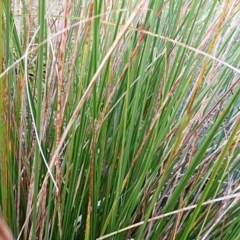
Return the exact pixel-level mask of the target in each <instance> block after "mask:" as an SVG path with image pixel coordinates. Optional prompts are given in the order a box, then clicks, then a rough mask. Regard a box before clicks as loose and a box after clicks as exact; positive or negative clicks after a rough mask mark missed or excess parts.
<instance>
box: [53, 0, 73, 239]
mask: <svg viewBox="0 0 240 240" xmlns="http://www.w3.org/2000/svg"><path fill="white" fill-rule="evenodd" d="M70 9H71V0H66V1H65V6H64V19H63V27H62V28H63V29H65V28H67V23H68V16H69V13H70ZM66 40H67V31H64V32H63V33H62V34H61V38H60V43H59V48H58V57H57V59H58V61H57V63H58V92H57V116H56V145H58V143H59V141H60V138H61V127H62V91H63V77H64V69H63V65H64V55H65V54H64V52H65V47H66ZM55 167H56V180H57V186H58V189H60V181H61V179H60V178H61V176H60V175H61V173H60V155H59V153H58V154H57V156H56V160H55ZM56 197H57V199H56V200H57V212H58V227H59V232H60V236H62V217H61V210H60V204H61V196H60V194H59V192H58V194H57V196H56Z"/></svg>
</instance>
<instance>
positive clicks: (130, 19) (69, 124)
mask: <svg viewBox="0 0 240 240" xmlns="http://www.w3.org/2000/svg"><path fill="white" fill-rule="evenodd" d="M145 3H146V2H145V0H142V1H140V2H139V3H138V4H137V6H136V8H135V9H134V11H133V13H132V14H131V16H130V17H129V19H128V20H127V21H126V24H125V25H124V26H123V28H122V29H121V31H120V33H119V34H118V35H117V37H116V39H115V41H114V42H113V44H112V46H111V47H110V48H109V50H108V52H107V53H106V55H105V57H104V59H103V61H102V62H101V64H100V66H99V67H98V69H97V72H96V73H95V74H94V76H93V78H92V80H91V82H90V83H89V85H88V87H87V89H86V90H85V92H84V94H83V96H82V98H81V100H80V101H79V103H78V105H77V107H76V109H75V111H74V113H73V115H72V117H71V119H70V120H69V122H68V124H67V126H66V128H65V131H64V132H63V134H62V137H61V140H60V142H59V144H58V146H57V148H56V150H55V153H54V155H53V157H52V159H51V161H50V163H49V168H50V169H52V167H53V165H54V163H55V160H56V157H57V155H58V154H59V152H60V150H61V148H62V145H63V143H64V141H65V139H66V137H67V135H68V133H69V131H70V130H71V128H72V125H73V124H74V122H75V120H76V118H77V117H78V114H79V112H80V110H81V109H82V106H83V104H84V102H85V101H86V99H87V98H88V97H89V95H90V94H91V92H92V89H93V87H94V85H95V84H96V82H97V81H98V78H99V75H100V74H101V72H102V70H103V68H104V66H105V65H106V63H107V61H108V59H109V58H110V56H111V55H112V53H113V51H114V50H115V48H116V47H117V45H118V43H119V42H120V40H121V39H122V37H123V36H124V34H125V32H126V31H127V30H128V29H129V27H130V25H131V23H132V21H133V20H134V19H135V17H136V16H137V15H138V14H139V13H141V11H142V7H143V6H144V4H145ZM48 178H49V173H47V174H46V176H45V178H44V181H43V185H44V184H45V182H47V181H48ZM42 194H43V192H42V189H41V190H40V192H39V197H38V206H39V204H40V202H41V201H42V198H43V196H42Z"/></svg>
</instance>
